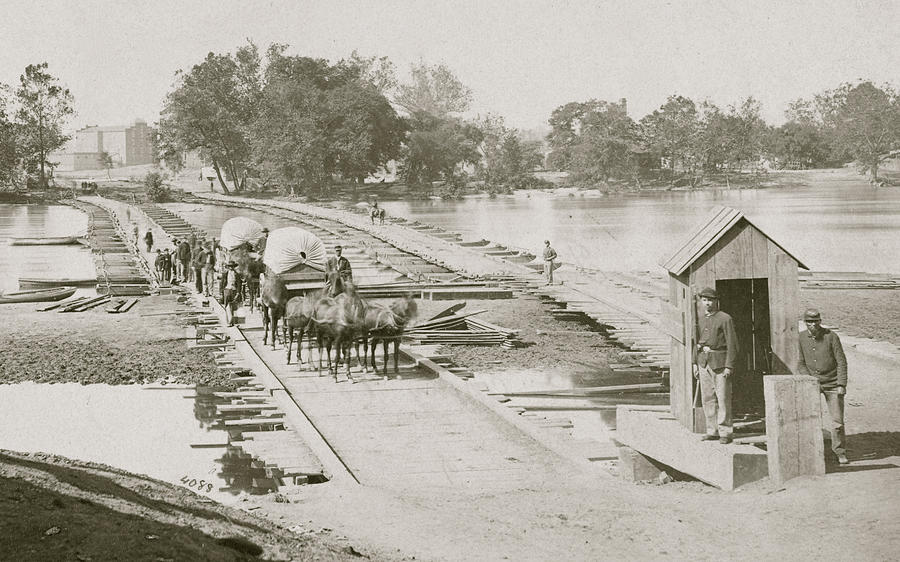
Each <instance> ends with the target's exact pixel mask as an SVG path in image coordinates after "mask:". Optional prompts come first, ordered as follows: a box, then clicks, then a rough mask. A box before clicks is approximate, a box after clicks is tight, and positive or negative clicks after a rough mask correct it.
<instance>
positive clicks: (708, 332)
mask: <svg viewBox="0 0 900 562" xmlns="http://www.w3.org/2000/svg"><path fill="white" fill-rule="evenodd" d="M700 302H701V304H702V305H703V308H704V311H705V314H703V315H702V316H701V317H699V318H698V322H697V347H696V348H695V350H694V377H696V378H698V379H700V398H701V400H702V401H703V414H704V416H705V417H706V435H705V436H704V437H703V440H704V441H713V440H715V439H718V440H719V443H723V444H728V443H731V434H732V425H731V380H732V379H731V377H732V375H733V374H734V361H735V359H736V358H737V354H738V341H737V333H736V332H735V331H734V321H733V320H732V319H731V316H729V315H728V314H727V313H725V312H722V311H721V310H719V294H718V293H717V292H716V290H715V289H712V288H710V287H706V288H705V289H703V290H702V291H700Z"/></svg>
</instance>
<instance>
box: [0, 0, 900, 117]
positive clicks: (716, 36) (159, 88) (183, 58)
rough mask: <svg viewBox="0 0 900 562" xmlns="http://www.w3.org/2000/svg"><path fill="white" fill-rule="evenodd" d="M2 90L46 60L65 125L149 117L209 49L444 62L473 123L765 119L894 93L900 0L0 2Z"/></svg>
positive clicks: (404, 68)
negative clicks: (68, 96)
mask: <svg viewBox="0 0 900 562" xmlns="http://www.w3.org/2000/svg"><path fill="white" fill-rule="evenodd" d="M0 8H2V12H3V17H2V18H0V83H5V84H8V85H11V86H13V87H14V86H15V84H17V83H18V80H19V76H20V75H21V74H22V72H23V70H24V68H25V66H26V65H28V64H30V63H38V62H44V61H46V62H48V63H49V65H50V66H49V71H50V72H51V74H53V75H55V76H57V77H59V78H60V81H61V82H62V83H63V84H64V85H65V86H67V87H68V88H69V89H70V90H71V92H72V94H73V96H74V98H75V104H76V112H77V113H76V115H75V117H74V118H73V119H72V121H71V122H70V127H69V128H71V129H77V128H80V127H83V126H86V125H97V124H99V125H120V124H127V123H130V122H132V121H134V120H135V119H143V120H145V121H147V122H149V123H153V122H155V121H156V120H157V119H158V116H159V111H160V109H161V108H162V105H163V101H164V99H165V96H166V94H167V92H169V91H170V90H171V89H172V84H173V83H174V74H175V71H176V70H179V69H189V68H190V67H191V66H192V65H194V64H196V63H198V62H200V61H201V60H202V59H203V58H204V57H205V55H206V54H207V53H209V52H216V53H224V52H234V50H235V49H237V48H238V47H239V46H241V45H242V44H245V42H246V41H247V40H248V39H250V40H252V41H253V42H255V43H256V44H257V45H258V46H260V48H261V49H263V50H264V49H265V47H267V46H268V45H269V44H271V43H276V42H277V43H285V44H288V45H290V47H291V48H290V49H289V50H288V53H289V54H299V55H304V56H312V57H317V58H325V59H328V60H330V61H332V62H334V61H337V60H339V59H341V58H345V57H348V56H349V55H350V54H351V53H352V52H353V51H354V50H356V51H358V52H359V53H360V54H362V55H365V56H372V55H377V56H387V57H389V58H390V59H391V60H392V61H393V62H394V64H395V65H396V66H397V68H398V70H399V71H400V77H401V79H402V77H403V75H404V74H405V73H406V72H408V69H409V65H410V64H411V63H415V62H419V61H424V62H426V63H429V64H434V63H444V64H446V65H447V66H449V67H450V68H451V69H452V70H453V71H454V73H455V74H456V75H457V77H458V78H459V79H460V80H461V81H462V82H463V83H464V84H465V85H467V86H468V87H469V88H470V89H471V90H472V92H473V96H474V103H473V105H472V111H471V113H473V114H476V113H477V114H485V113H488V112H491V113H495V114H499V115H501V116H503V117H504V118H505V119H506V122H507V124H508V125H510V126H514V127H517V128H522V129H533V128H546V127H547V119H548V118H549V116H550V114H551V112H552V111H553V110H554V109H555V108H556V107H559V106H560V105H563V104H565V103H568V102H571V101H586V100H588V99H603V100H609V101H614V100H618V99H620V98H626V99H627V100H628V110H629V114H630V115H631V117H632V118H634V119H640V118H641V117H642V116H644V115H646V114H647V113H649V112H651V111H652V110H654V109H656V108H657V107H659V106H660V105H661V104H663V103H664V102H665V100H666V98H667V97H668V96H670V95H673V94H679V95H684V96H688V97H691V98H692V99H694V100H696V101H699V100H704V99H708V100H710V101H712V102H714V103H717V104H719V105H720V106H727V105H729V104H736V103H738V102H739V101H740V100H741V99H743V98H745V97H746V96H748V95H753V96H754V97H756V98H757V99H758V100H760V101H761V102H762V104H763V116H764V117H765V118H766V120H767V121H769V122H770V123H773V124H779V123H781V122H782V121H783V113H784V110H785V109H786V107H787V104H788V103H789V102H790V101H791V100H794V99H796V98H798V97H810V96H812V95H813V94H815V93H817V92H820V91H822V90H825V89H830V88H834V87H836V86H838V85H839V84H841V83H842V82H848V81H850V82H852V81H856V80H860V79H869V80H873V81H874V82H876V83H878V84H881V83H885V82H889V83H892V84H893V85H895V86H900V48H898V45H900V24H898V22H900V2H896V1H892V0H884V1H870V2H864V1H852V0H843V1H818V2H810V1H805V0H791V1H788V0H785V1H780V2H774V1H773V2H769V1H745V0H742V1H726V0H721V1H718V2H703V1H684V2H663V1H640V0H632V1H628V0H626V1H621V2H607V1H593V2H588V1H561V0H559V1H544V2H536V1H516V0H505V1H495V0H479V1H444V2H440V1H425V0H423V1H419V2H413V1H391V0H381V1H375V0H371V1H360V2H341V1H327V0H323V1H319V2H309V1H303V0H293V1H291V0H288V1H253V0H244V1H241V2H235V1H231V0H217V1H212V2H209V1H190V0H182V1H170V0H158V1H99V0H80V1H76V2H73V1H52V2H51V1H41V0H28V1H19V0H0Z"/></svg>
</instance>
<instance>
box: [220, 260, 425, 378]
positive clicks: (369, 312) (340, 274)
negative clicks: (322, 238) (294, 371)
mask: <svg viewBox="0 0 900 562" xmlns="http://www.w3.org/2000/svg"><path fill="white" fill-rule="evenodd" d="M230 254H231V255H230V259H231V261H230V262H229V264H228V265H229V266H231V267H232V268H234V269H235V270H236V271H237V273H238V274H239V275H240V277H241V278H243V279H246V280H248V281H249V280H251V279H253V280H255V279H258V280H259V301H258V303H259V305H260V312H261V313H262V320H263V345H267V344H269V343H270V334H271V345H272V349H275V341H276V338H277V333H278V332H277V330H278V323H279V320H282V343H283V344H284V345H285V346H286V349H287V362H288V364H290V362H291V348H292V347H293V343H294V335H295V334H298V338H297V351H296V357H297V362H298V363H299V364H300V365H301V366H302V365H303V361H302V356H301V344H302V342H303V337H304V335H308V336H309V338H310V340H312V338H313V336H315V340H316V344H317V347H318V352H319V366H318V368H319V373H320V374H321V372H322V368H323V359H324V358H327V366H328V369H329V371H330V372H331V373H332V374H333V375H334V378H335V381H337V377H338V365H339V363H340V362H341V359H342V358H343V359H344V363H345V365H346V369H347V371H346V372H347V378H348V380H351V381H352V380H353V377H352V375H351V373H350V348H351V347H353V348H355V349H356V360H357V363H358V364H359V365H360V366H361V367H362V368H363V372H365V373H368V365H369V343H370V342H371V350H372V352H371V364H372V368H373V369H374V370H375V373H376V374H377V373H378V368H377V367H376V365H375V350H376V343H377V342H378V341H381V342H382V347H383V350H384V371H383V372H384V374H385V375H386V374H387V367H388V345H389V343H391V342H393V344H394V372H395V373H396V372H397V370H398V355H399V353H398V352H399V347H400V339H401V336H402V335H403V331H404V329H405V328H406V326H407V324H408V323H409V322H410V320H412V319H413V318H414V317H415V315H416V303H415V301H414V300H413V299H412V297H410V296H405V297H402V298H399V299H396V300H395V301H393V302H392V303H390V304H389V305H385V304H382V303H378V302H373V301H367V300H366V299H363V298H362V297H361V296H360V295H359V293H358V292H357V289H356V284H355V283H354V282H353V280H352V277H351V274H350V270H349V268H348V267H341V262H340V261H339V259H338V258H337V257H330V258H328V260H327V261H326V264H325V285H324V287H323V288H322V289H320V290H317V291H313V292H311V293H308V294H304V295H301V296H296V297H293V298H288V290H287V286H286V285H285V283H284V280H283V279H282V278H281V276H280V275H278V274H276V273H275V272H274V271H272V269H271V268H269V267H268V266H266V265H264V264H263V263H262V260H261V259H260V258H258V257H256V255H255V254H251V252H250V251H249V249H246V248H239V249H237V250H233V251H231V253H230ZM344 261H346V260H344ZM260 271H264V273H262V275H260V274H259V272H260ZM250 299H251V303H252V301H253V300H254V299H253V296H252V295H251V297H250ZM226 308H227V307H226ZM360 344H362V346H363V356H362V360H361V359H360V354H359V346H360ZM310 347H311V346H310ZM332 349H334V361H333V362H332V359H331V352H332ZM323 351H324V352H323ZM309 363H310V366H311V365H312V355H311V353H310V356H309Z"/></svg>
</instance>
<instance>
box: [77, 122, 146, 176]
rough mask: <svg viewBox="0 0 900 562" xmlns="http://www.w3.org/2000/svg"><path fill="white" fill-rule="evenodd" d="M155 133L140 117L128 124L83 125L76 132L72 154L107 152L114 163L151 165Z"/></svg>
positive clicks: (118, 164)
mask: <svg viewBox="0 0 900 562" xmlns="http://www.w3.org/2000/svg"><path fill="white" fill-rule="evenodd" d="M154 134H156V131H155V129H153V128H152V127H149V126H147V123H146V122H145V121H141V120H140V119H138V120H136V121H135V122H134V124H132V125H130V126H129V125H113V126H104V127H98V126H93V127H85V128H83V129H79V130H78V131H77V132H76V133H75V141H74V144H73V146H72V152H74V153H75V154H89V153H95V154H99V153H101V152H107V153H109V154H110V156H112V159H113V162H114V163H115V164H116V165H117V166H137V165H139V164H153V163H154V161H155V159H154V155H153V143H152V138H153V135H154Z"/></svg>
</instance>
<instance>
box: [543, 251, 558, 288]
mask: <svg viewBox="0 0 900 562" xmlns="http://www.w3.org/2000/svg"><path fill="white" fill-rule="evenodd" d="M543 258H544V275H546V276H547V284H548V285H552V284H553V266H554V263H553V262H555V261H556V250H554V249H553V248H552V247H551V246H550V241H549V240H544V254H543Z"/></svg>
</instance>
